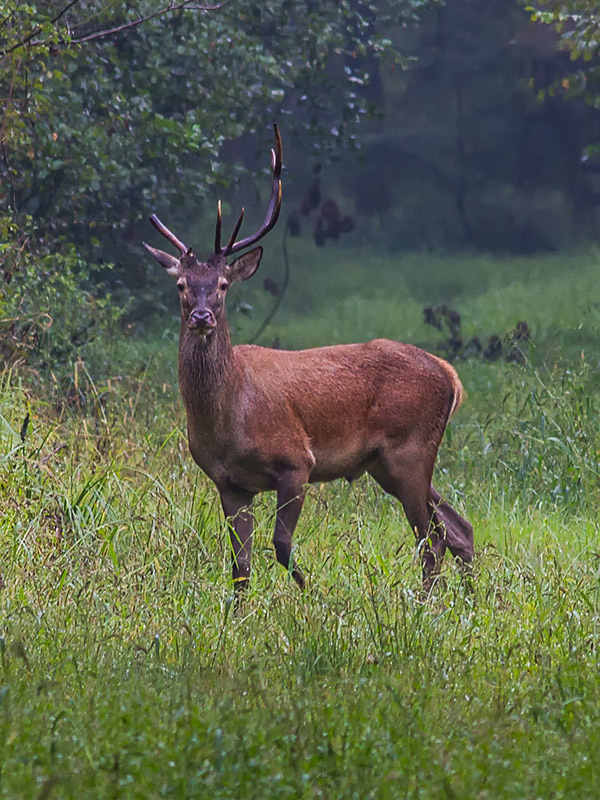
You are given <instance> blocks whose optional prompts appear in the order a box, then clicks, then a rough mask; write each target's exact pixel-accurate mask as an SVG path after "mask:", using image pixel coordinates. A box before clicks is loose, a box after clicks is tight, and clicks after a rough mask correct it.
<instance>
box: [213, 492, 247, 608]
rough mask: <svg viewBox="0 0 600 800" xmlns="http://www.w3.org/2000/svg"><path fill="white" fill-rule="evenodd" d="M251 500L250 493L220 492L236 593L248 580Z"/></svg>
mask: <svg viewBox="0 0 600 800" xmlns="http://www.w3.org/2000/svg"><path fill="white" fill-rule="evenodd" d="M253 500H254V494H253V493H252V492H246V491H243V490H235V491H234V490H231V489H227V490H225V491H222V492H221V505H222V506H223V511H224V513H225V516H226V517H227V525H228V528H229V536H230V539H231V554H232V558H231V560H232V574H233V585H234V588H235V590H236V593H237V592H240V591H242V590H244V589H245V588H246V587H247V585H248V579H249V578H250V562H251V559H252V530H253V527H254V515H253V514H252V501H253Z"/></svg>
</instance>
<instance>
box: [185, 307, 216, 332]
mask: <svg viewBox="0 0 600 800" xmlns="http://www.w3.org/2000/svg"><path fill="white" fill-rule="evenodd" d="M216 327H217V321H216V319H215V315H214V314H213V313H212V311H209V310H208V309H205V310H204V311H198V309H194V310H193V311H192V312H191V314H190V315H189V317H188V328H190V329H191V330H193V331H200V330H203V331H210V330H212V329H213V328H216Z"/></svg>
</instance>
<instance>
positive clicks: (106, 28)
mask: <svg viewBox="0 0 600 800" xmlns="http://www.w3.org/2000/svg"><path fill="white" fill-rule="evenodd" d="M426 2H427V0H403V2H400V3H398V2H394V0H389V5H388V4H387V2H385V0H380V1H379V2H375V0H370V2H352V1H351V0H339V2H337V3H335V4H329V3H327V4H321V3H318V2H315V0H269V1H268V2H264V3H260V4H258V3H256V2H253V0H224V2H222V3H220V4H216V5H203V4H202V3H198V2H191V1H189V0H188V2H180V3H176V2H174V0H170V2H168V3H166V4H164V5H163V4H162V3H161V2H158V1H157V0H135V2H133V3H129V4H127V6H126V7H123V6H122V5H121V4H112V3H108V2H106V0H92V1H91V2H85V3H84V2H83V0H70V1H69V2H68V3H65V2H64V0H62V2H58V0H48V2H47V3H44V4H40V5H38V6H35V5H33V4H22V3H21V2H20V0H8V2H7V3H6V4H5V6H4V10H3V12H2V13H3V17H2V19H1V20H0V108H1V109H2V123H1V126H0V147H1V161H0V208H4V209H11V211H12V213H13V214H17V215H18V214H20V213H27V214H29V215H31V216H33V217H34V218H35V219H36V220H37V221H38V223H40V224H43V225H44V227H45V229H46V230H52V231H53V232H54V233H63V234H64V233H68V237H69V238H70V239H71V240H75V241H78V242H80V243H82V242H90V241H91V242H99V241H101V233H103V232H106V231H112V230H114V229H115V228H119V229H122V230H123V231H125V233H126V232H127V230H128V229H130V228H131V226H132V225H134V224H135V223H136V222H137V221H138V220H139V219H140V217H141V215H142V209H143V208H147V207H151V206H152V207H154V206H156V205H157V204H165V205H167V204H168V205H169V207H172V206H173V205H175V204H177V203H178V204H180V205H181V204H184V203H186V202H187V201H190V202H194V203H197V202H198V201H199V200H201V199H202V197H203V196H204V195H205V194H206V192H207V191H209V190H210V189H211V188H212V187H213V186H214V185H215V184H226V183H228V182H230V181H231V180H232V177H233V178H235V176H236V175H237V174H239V171H240V166H241V165H239V164H238V165H237V166H236V167H232V166H231V165H226V164H224V163H223V160H222V158H221V152H222V146H223V144H224V143H225V142H226V141H231V140H235V139H237V138H239V137H240V136H242V135H243V134H247V133H253V132H264V135H265V136H267V135H268V133H267V131H268V129H269V124H270V122H271V121H272V120H273V119H275V118H281V117H284V116H285V115H292V114H293V128H294V129H295V130H296V131H297V133H298V134H299V135H301V136H304V138H306V136H305V133H306V131H307V130H308V131H309V132H310V138H311V139H313V140H314V142H315V146H317V147H320V148H326V149H332V148H333V147H339V146H351V145H352V144H353V143H354V142H355V139H356V124H357V122H358V121H359V120H360V118H361V117H362V116H363V115H364V114H365V113H366V111H367V107H366V102H365V100H364V98H363V97H362V95H361V91H360V89H361V86H363V85H364V84H365V83H366V82H367V80H368V76H367V75H366V74H365V71H364V69H363V58H366V57H367V56H371V55H373V54H375V55H377V56H382V55H386V56H389V57H392V58H397V57H398V54H397V53H395V52H394V50H393V48H392V46H391V43H390V40H389V39H388V38H386V37H385V36H383V35H381V34H380V33H378V32H377V30H383V29H384V28H385V26H386V25H389V24H391V23H397V22H406V21H408V20H412V19H414V18H415V16H416V13H417V12H418V11H419V9H420V8H421V7H422V6H423V5H425V4H426ZM373 19H377V20H378V21H379V24H378V27H377V30H376V28H375V26H374V25H373ZM360 31H363V32H364V35H363V36H362V37H361V36H360V34H358V35H357V32H360ZM291 127H292V126H291ZM200 176H201V178H200Z"/></svg>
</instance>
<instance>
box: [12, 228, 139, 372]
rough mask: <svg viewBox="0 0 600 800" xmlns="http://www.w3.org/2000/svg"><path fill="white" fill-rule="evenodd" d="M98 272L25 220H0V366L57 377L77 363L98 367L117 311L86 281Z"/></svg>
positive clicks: (96, 284) (115, 327)
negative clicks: (23, 367)
mask: <svg viewBox="0 0 600 800" xmlns="http://www.w3.org/2000/svg"><path fill="white" fill-rule="evenodd" d="M106 268H107V267H106V264H103V265H102V270H103V271H104V270H106ZM98 272H99V267H98V266H96V265H94V264H90V263H88V262H85V261H83V260H82V259H81V258H80V257H79V256H78V255H77V253H76V251H75V249H74V248H73V247H72V246H70V245H65V244H62V243H58V244H57V243H55V242H51V241H50V240H49V237H46V236H43V235H40V232H39V231H38V230H37V229H36V227H35V225H34V223H33V222H32V220H31V219H29V218H27V219H25V221H24V222H21V221H17V220H16V219H15V218H14V217H13V216H12V215H10V214H0V365H1V366H2V367H6V366H11V365H14V364H17V363H26V364H27V365H28V366H30V367H31V368H33V369H35V370H44V371H51V372H53V373H54V375H55V376H56V377H58V378H60V377H62V376H63V375H65V374H66V372H67V371H68V370H69V368H70V365H71V364H72V362H74V361H76V360H77V359H78V358H83V359H84V360H85V361H86V362H87V363H88V365H89V366H91V367H92V368H94V367H98V368H101V367H102V366H104V365H105V362H106V361H107V358H108V354H107V349H106V341H107V337H108V338H110V337H112V335H113V334H114V333H115V332H117V330H118V322H119V320H120V318H121V317H122V315H123V312H124V309H123V308H122V307H121V308H119V307H116V308H115V307H114V306H113V304H112V303H111V296H110V294H108V293H107V292H106V291H105V290H104V288H103V285H102V283H101V282H99V281H98V278H97V277H95V278H94V280H92V276H93V275H94V273H96V276H97V275H98Z"/></svg>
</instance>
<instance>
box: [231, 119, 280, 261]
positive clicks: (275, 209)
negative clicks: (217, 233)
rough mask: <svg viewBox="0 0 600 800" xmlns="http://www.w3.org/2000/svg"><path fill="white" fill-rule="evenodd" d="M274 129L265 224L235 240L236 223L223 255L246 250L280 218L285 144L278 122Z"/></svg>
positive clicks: (237, 228)
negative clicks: (270, 181)
mask: <svg viewBox="0 0 600 800" xmlns="http://www.w3.org/2000/svg"><path fill="white" fill-rule="evenodd" d="M273 129H274V131H275V149H274V150H271V168H272V170H273V185H272V188H271V199H270V200H269V205H268V207H267V213H266V214H265V218H264V221H263V224H262V225H261V226H260V228H259V229H258V230H257V231H256V233H254V234H252V236H247V237H246V238H245V239H240V241H239V242H236V241H235V237H236V236H237V234H238V232H239V227H238V225H236V230H235V233H234V235H233V236H232V237H231V239H230V240H229V244H228V245H227V247H226V248H225V250H224V251H223V255H233V253H237V252H239V251H240V250H244V249H245V248H246V247H250V245H251V244H255V243H256V242H258V241H259V239H262V237H263V236H265V235H266V234H267V233H268V232H269V231H270V230H271V229H272V228H273V227H274V226H275V223H276V222H277V220H278V219H279V212H280V211H281V169H282V166H283V146H282V144H281V136H280V134H279V128H278V127H277V125H276V124H274V125H273ZM238 223H239V225H241V221H240V220H238Z"/></svg>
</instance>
